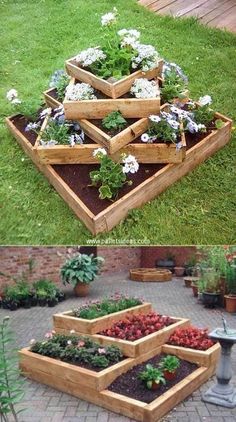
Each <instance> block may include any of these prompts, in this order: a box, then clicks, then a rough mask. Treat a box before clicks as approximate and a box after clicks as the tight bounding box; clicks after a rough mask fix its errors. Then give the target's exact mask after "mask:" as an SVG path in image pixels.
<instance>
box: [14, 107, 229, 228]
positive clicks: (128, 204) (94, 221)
mask: <svg viewBox="0 0 236 422" xmlns="http://www.w3.org/2000/svg"><path fill="white" fill-rule="evenodd" d="M215 117H216V118H218V119H222V120H223V122H224V125H223V126H222V128H220V129H218V130H214V131H212V132H211V133H210V134H209V135H207V136H206V137H205V138H204V139H203V140H202V141H200V142H198V143H197V144H196V145H194V146H193V147H191V148H189V149H187V152H186V158H185V160H184V161H183V162H182V163H179V164H168V165H162V166H161V167H160V164H158V165H157V170H156V172H155V174H153V175H152V176H150V177H147V179H146V180H145V181H143V182H142V183H140V184H139V185H138V186H137V187H135V188H133V189H132V190H131V191H130V192H129V193H127V194H125V195H124V196H122V197H121V198H120V199H118V200H116V201H114V202H112V203H111V204H109V205H108V206H107V207H105V209H103V211H100V212H97V213H95V212H93V211H91V209H89V208H88V207H87V206H86V205H85V203H84V202H83V200H82V199H81V198H80V197H79V196H78V195H76V193H75V192H74V191H73V190H72V189H71V188H70V186H69V185H68V184H67V183H66V181H65V180H64V179H63V178H62V177H61V176H60V171H59V169H58V166H55V167H54V166H51V165H43V163H41V161H40V159H39V157H38V156H37V155H36V154H35V150H34V147H33V146H32V145H31V143H30V142H29V141H28V140H27V138H26V137H25V134H24V133H23V132H21V131H19V130H18V129H17V128H16V127H15V125H14V122H13V121H14V116H13V117H10V118H7V119H6V123H7V126H8V128H9V130H10V131H11V133H12V134H13V136H14V137H15V138H16V139H17V141H18V142H19V144H20V145H21V146H22V148H23V149H24V151H25V152H26V153H27V154H28V155H29V156H30V158H31V159H32V161H33V162H34V163H35V164H36V166H37V167H38V168H39V169H40V171H42V172H43V173H44V175H45V176H46V177H47V178H48V179H49V181H50V183H51V184H52V185H53V186H54V188H55V189H56V190H57V191H58V192H59V194H60V195H61V196H62V197H63V199H64V200H65V201H66V202H67V203H68V205H69V206H70V207H71V208H72V209H73V210H74V212H75V214H76V215H77V216H78V217H79V218H80V219H81V220H82V221H83V222H84V224H85V225H86V226H87V228H88V229H89V230H90V231H91V232H92V233H93V234H94V235H96V234H98V233H101V232H107V231H109V230H111V229H112V228H113V227H114V226H116V225H117V224H118V223H119V222H120V221H121V220H122V219H123V218H124V217H125V216H126V215H127V214H128V212H129V211H130V210H131V209H133V208H137V207H140V206H141V205H143V204H145V203H146V202H148V201H150V200H151V199H153V198H155V197H156V196H157V195H159V194H160V193H161V192H163V191H164V190H165V189H167V187H169V186H170V185H172V184H173V183H174V182H176V181H177V180H179V179H180V178H181V177H183V176H184V175H186V174H188V173H189V172H190V171H191V170H193V169H194V168H195V167H197V166H198V165H199V164H200V163H202V162H203V161H205V160H206V159H207V158H209V157H210V156H212V155H213V154H214V153H215V152H216V151H218V150H219V149H221V148H222V147H223V146H225V145H226V144H227V142H229V139H230V133H231V127H232V121H231V120H230V119H228V118H227V117H225V116H222V115H221V114H219V113H216V114H215ZM68 166H69V165H68ZM73 166H74V165H72V167H73ZM152 166H154V165H152ZM72 167H71V169H72ZM73 169H74V167H73ZM68 171H69V168H68ZM74 175H75V177H76V172H75V173H74ZM78 183H79V180H78Z"/></svg>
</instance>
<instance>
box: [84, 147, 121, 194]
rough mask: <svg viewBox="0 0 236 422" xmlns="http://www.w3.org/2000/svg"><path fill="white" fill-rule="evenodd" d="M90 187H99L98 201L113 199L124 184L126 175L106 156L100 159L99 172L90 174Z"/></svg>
mask: <svg viewBox="0 0 236 422" xmlns="http://www.w3.org/2000/svg"><path fill="white" fill-rule="evenodd" d="M89 175H90V179H91V181H92V186H96V187H99V189H98V190H99V198H100V199H106V198H107V199H114V198H115V197H116V196H117V194H118V192H119V189H120V188H121V187H122V186H123V185H124V183H125V182H126V175H125V174H124V173H123V167H122V165H121V164H120V163H115V162H114V161H113V160H112V159H111V158H110V157H109V156H108V155H102V156H101V158H100V168H99V170H93V171H91V172H90V174H89Z"/></svg>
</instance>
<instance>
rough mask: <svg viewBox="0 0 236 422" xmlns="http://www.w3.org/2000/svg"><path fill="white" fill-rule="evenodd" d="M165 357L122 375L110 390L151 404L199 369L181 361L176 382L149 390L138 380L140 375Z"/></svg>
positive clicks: (154, 358)
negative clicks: (149, 365)
mask: <svg viewBox="0 0 236 422" xmlns="http://www.w3.org/2000/svg"><path fill="white" fill-rule="evenodd" d="M165 356H166V355H164V354H161V355H158V356H155V357H153V358H152V359H149V360H148V361H146V362H144V363H142V364H140V365H137V366H135V367H133V368H132V369H130V370H129V371H128V372H126V373H125V374H123V375H120V376H119V377H118V378H117V379H116V380H115V381H114V382H113V383H112V384H111V385H110V386H109V387H108V390H109V391H113V392H115V393H118V394H121V395H123V396H127V397H130V398H132V399H136V400H139V401H142V402H145V403H151V402H152V401H154V400H155V399H156V398H158V397H160V396H161V395H162V394H164V393H165V392H166V391H168V390H169V389H170V388H171V387H173V386H174V385H176V384H178V382H180V381H182V380H183V379H184V378H186V377H187V376H188V375H190V374H191V373H192V372H194V371H195V370H196V369H197V368H198V366H197V365H196V364H194V363H190V362H187V361H185V360H181V361H180V367H179V368H178V370H177V373H176V378H175V379H174V380H172V381H167V382H166V385H163V384H161V386H160V388H159V389H158V390H156V391H153V390H148V389H147V387H146V385H145V383H144V382H143V381H141V380H139V379H138V374H139V373H140V372H142V371H143V370H145V368H146V365H147V364H148V363H149V364H151V365H153V366H156V365H157V364H158V363H159V361H160V359H161V358H163V357H165Z"/></svg>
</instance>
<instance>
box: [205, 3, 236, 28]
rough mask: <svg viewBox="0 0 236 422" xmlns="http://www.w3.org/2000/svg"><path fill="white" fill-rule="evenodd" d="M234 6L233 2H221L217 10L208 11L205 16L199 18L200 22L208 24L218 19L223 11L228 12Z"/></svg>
mask: <svg viewBox="0 0 236 422" xmlns="http://www.w3.org/2000/svg"><path fill="white" fill-rule="evenodd" d="M234 5H235V2H234V0H226V1H222V2H221V3H220V4H219V5H218V7H217V8H214V9H212V10H211V11H209V12H208V13H207V14H206V15H205V16H203V17H202V18H201V22H202V23H205V24H208V23H210V22H211V21H213V20H214V19H216V18H217V17H220V16H221V15H222V13H223V12H224V11H228V10H229V9H231V8H232V7H233V6H234Z"/></svg>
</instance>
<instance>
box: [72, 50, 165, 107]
mask: <svg viewBox="0 0 236 422" xmlns="http://www.w3.org/2000/svg"><path fill="white" fill-rule="evenodd" d="M75 58H76V56H75V57H72V58H71V59H69V60H67V61H66V71H67V73H68V74H69V75H70V76H72V77H73V78H75V79H79V80H81V81H82V82H86V83H88V84H89V85H92V86H93V87H94V88H96V89H97V90H99V91H101V92H103V93H104V94H105V95H107V96H108V97H111V98H114V99H115V98H119V97H121V96H122V95H123V94H125V93H126V92H128V91H129V90H130V88H131V86H132V85H133V83H134V81H135V79H138V78H146V79H153V78H156V77H158V76H160V75H161V73H162V67H163V60H159V61H158V62H157V66H156V67H155V68H154V69H152V70H149V71H148V72H143V71H141V70H137V71H136V72H133V73H131V75H129V76H126V77H124V78H122V79H120V80H118V81H115V80H114V82H109V81H107V80H104V79H102V78H99V77H98V76H95V75H94V74H93V73H91V72H89V71H87V70H85V69H83V68H82V67H80V66H79V65H78V63H77V62H76V60H75Z"/></svg>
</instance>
